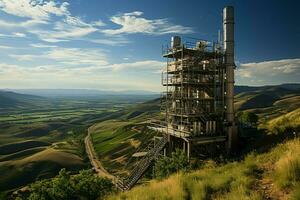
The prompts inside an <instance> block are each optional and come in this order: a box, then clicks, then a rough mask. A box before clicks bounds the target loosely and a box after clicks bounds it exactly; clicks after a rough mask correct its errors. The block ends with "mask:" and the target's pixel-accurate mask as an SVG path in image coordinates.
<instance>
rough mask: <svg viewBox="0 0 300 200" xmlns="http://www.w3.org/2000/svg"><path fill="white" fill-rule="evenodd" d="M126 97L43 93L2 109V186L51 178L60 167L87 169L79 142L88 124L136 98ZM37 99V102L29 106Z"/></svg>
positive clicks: (17, 185) (0, 114)
mask: <svg viewBox="0 0 300 200" xmlns="http://www.w3.org/2000/svg"><path fill="white" fill-rule="evenodd" d="M14 95H15V94H14ZM18 97H19V96H18ZM20 97H21V96H20ZM128 99H130V98H128ZM128 99H126V98H120V99H118V98H116V99H113V100H112V101H109V100H107V99H95V98H92V99H84V98H82V99H63V98H60V99H45V98H43V99H42V101H41V99H40V98H37V97H34V98H32V97H27V96H26V102H23V103H24V106H21V107H20V106H18V107H5V108H2V111H1V110H0V171H1V174H2V175H1V176H0V191H3V190H10V189H15V188H18V187H22V186H24V185H26V184H28V183H31V182H33V181H35V180H38V179H43V178H48V177H53V176H55V175H56V174H57V173H58V171H59V170H60V169H61V168H66V169H67V170H70V171H73V172H76V171H78V170H80V169H83V168H89V167H90V166H89V161H88V159H87V157H86V154H85V148H84V143H83V139H84V136H85V135H86V133H87V128H88V127H89V126H91V125H93V124H94V123H95V122H101V121H104V120H107V119H109V118H115V117H116V116H117V115H120V113H119V112H121V111H122V110H123V109H124V108H125V107H128V106H130V105H133V104H135V103H137V102H138V101H139V100H136V101H135V100H132V97H131V99H130V100H128ZM35 101H37V106H33V105H31V104H34V102H35ZM28 102H30V104H26V103H28ZM25 105H26V106H25Z"/></svg>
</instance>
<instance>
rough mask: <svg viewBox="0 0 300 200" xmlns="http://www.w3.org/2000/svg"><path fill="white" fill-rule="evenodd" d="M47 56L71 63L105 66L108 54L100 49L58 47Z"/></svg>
mask: <svg viewBox="0 0 300 200" xmlns="http://www.w3.org/2000/svg"><path fill="white" fill-rule="evenodd" d="M45 57H47V58H49V59H53V60H57V61H60V62H62V63H65V64H69V65H78V66H82V65H85V66H104V65H107V64H108V62H107V59H106V55H105V54H104V53H103V51H101V50H99V49H79V48H56V49H52V50H50V51H48V52H47V53H46V54H45Z"/></svg>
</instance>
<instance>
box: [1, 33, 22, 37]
mask: <svg viewBox="0 0 300 200" xmlns="http://www.w3.org/2000/svg"><path fill="white" fill-rule="evenodd" d="M0 37H17V38H23V37H26V34H25V33H19V32H16V33H11V34H1V33H0Z"/></svg>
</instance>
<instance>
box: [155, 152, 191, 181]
mask: <svg viewBox="0 0 300 200" xmlns="http://www.w3.org/2000/svg"><path fill="white" fill-rule="evenodd" d="M189 168H190V166H189V162H188V158H187V156H186V153H185V152H184V151H182V150H179V149H176V151H175V152H173V153H172V154H171V157H163V158H162V159H160V160H159V161H157V163H156V164H155V176H156V177H157V178H164V177H168V176H170V175H171V174H173V173H175V172H178V171H188V170H189Z"/></svg>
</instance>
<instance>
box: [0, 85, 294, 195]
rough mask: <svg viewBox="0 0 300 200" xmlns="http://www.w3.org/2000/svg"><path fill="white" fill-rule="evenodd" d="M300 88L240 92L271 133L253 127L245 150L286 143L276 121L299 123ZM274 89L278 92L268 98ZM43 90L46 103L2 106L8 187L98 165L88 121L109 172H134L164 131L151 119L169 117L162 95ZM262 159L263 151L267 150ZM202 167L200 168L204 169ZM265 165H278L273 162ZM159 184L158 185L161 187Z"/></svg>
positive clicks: (239, 102)
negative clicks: (71, 94) (56, 94)
mask: <svg viewBox="0 0 300 200" xmlns="http://www.w3.org/2000/svg"><path fill="white" fill-rule="evenodd" d="M299 88H300V87H299ZM299 88H298V87H296V88H293V89H287V88H284V87H281V86H272V87H266V88H262V87H260V88H251V89H250V91H249V88H247V90H243V89H241V88H239V91H238V92H237V94H236V98H235V105H236V107H237V108H238V113H239V112H242V111H247V112H255V113H257V114H258V116H259V123H258V128H259V129H260V130H261V133H263V134H258V135H257V134H254V135H250V138H252V139H251V140H249V135H248V136H247V137H246V139H244V141H246V142H247V141H248V140H249V142H247V143H246V144H247V145H246V146H244V147H243V148H244V151H243V152H241V156H243V155H247V154H248V153H249V152H250V151H251V149H254V148H255V149H256V150H257V152H259V151H260V150H259V149H260V148H261V147H264V148H262V150H261V152H266V153H267V152H268V151H270V148H271V147H269V145H271V144H272V143H273V142H275V143H273V145H274V144H276V142H277V143H280V142H281V141H282V140H283V139H284V138H286V137H285V136H283V137H282V131H281V132H280V133H279V134H275V131H274V130H275V129H276V128H274V127H281V126H283V125H284V123H283V120H287V119H290V124H292V126H293V127H294V128H295V129H296V130H299V123H298V121H295V120H299V109H298V108H299V107H300V103H299V98H300V91H299ZM271 95H273V96H274V97H272V98H265V97H266V96H271ZM35 98H36V97H35ZM42 98H43V102H39V103H40V104H37V105H38V106H32V105H26V106H25V107H23V108H22V109H20V108H19V107H15V105H13V106H10V107H5V108H2V110H6V111H3V112H2V113H1V115H0V122H1V123H0V127H1V129H0V130H1V132H0V170H1V171H2V172H4V173H3V175H2V176H1V177H0V183H1V184H0V189H1V190H2V191H7V192H9V191H14V190H15V189H17V188H22V187H23V186H26V185H27V184H30V183H32V182H34V181H36V180H42V179H47V178H51V177H54V176H55V175H57V173H58V172H59V170H60V169H62V168H66V169H67V170H68V171H70V172H71V173H73V174H76V173H77V172H78V171H79V170H81V169H90V168H92V166H91V164H90V161H89V159H88V156H87V154H86V152H85V148H86V146H85V143H84V139H85V137H86V136H87V130H88V128H89V132H90V138H89V139H90V142H91V143H92V146H93V148H94V151H95V154H96V156H95V158H96V160H98V161H99V162H101V165H102V166H103V168H104V169H105V170H106V171H107V173H109V174H111V175H113V176H116V177H126V175H128V174H129V172H130V170H131V169H133V167H134V166H135V165H136V163H137V162H138V161H139V158H138V157H136V156H135V154H136V153H137V152H144V151H147V147H148V146H149V145H151V144H152V142H153V137H155V136H160V134H159V133H158V132H155V131H153V130H149V129H148V128H147V125H148V122H149V120H150V119H162V118H163V116H162V115H161V114H160V113H159V111H160V99H157V98H153V97H151V98H150V97H149V96H145V97H142V96H139V97H138V98H137V99H134V97H133V96H130V97H128V98H125V97H122V98H116V97H115V98H113V101H110V100H109V99H104V98H94V97H93V98H71V99H70V98H59V99H57V98H56V99H51V98H50V99H49V98H45V97H42ZM33 101H34V100H33ZM24 105H25V104H24ZM297 109H298V110H297ZM277 129H278V128H277ZM277 129H276V130H277ZM282 130H286V129H284V128H283V129H282ZM287 130H288V129H287ZM242 133H243V131H242ZM255 141H256V142H255ZM253 145H254V146H253ZM271 146H272V145H271ZM296 146H297V144H296ZM259 156H260V155H259ZM251 159H252V158H251ZM255 159H256V158H255ZM257 159H263V158H262V156H260V157H257ZM243 162H248V161H243ZM251 162H252V161H251ZM253 162H254V161H253ZM255 162H257V161H255ZM274 162H275V161H274ZM233 165H236V166H233ZM243 166H244V164H243V163H240V162H239V163H236V164H228V166H227V165H225V166H220V170H223V169H224V168H226V169H227V168H228V170H229V171H230V170H235V169H236V168H238V169H240V170H242V171H243V170H246V171H247V170H248V169H246V168H245V169H244V168H243ZM245 166H248V165H245ZM258 167H259V168H262V167H263V166H260V165H259V166H258ZM231 168H232V169H231ZM215 170H217V171H218V170H219V169H218V168H216V169H215ZM251 170H252V169H251ZM150 171H151V170H150ZM200 171H201V170H200ZM200 171H199V173H200V174H202V173H204V172H200ZM197 173H198V172H197V171H196V172H193V174H191V175H188V176H187V178H188V177H189V176H194V175H195V176H198V175H197ZM209 173H217V172H215V171H213V172H209ZM228 173H231V172H228ZM241 173H243V172H241ZM263 173H266V174H267V173H271V172H270V171H269V170H267V171H265V172H263ZM179 176H181V175H179ZM199 176H202V175H199ZM241 176H242V175H241ZM151 178H152V174H151V173H149V174H146V176H145V178H144V179H142V180H141V181H140V183H141V184H142V183H144V182H149V180H150V179H151ZM174 178H175V176H172V177H170V181H171V182H172V181H175V180H173V179H174ZM178 178H179V179H181V178H180V177H176V178H175V179H176V181H177V179H178ZM216 178H217V179H218V177H216ZM227 178H229V179H231V178H230V177H227ZM267 178H268V177H267ZM179 179H178V180H179ZM200 179H202V178H200ZM254 179H255V178H254ZM166 181H167V182H168V181H169V180H168V179H167V180H165V181H163V182H162V183H156V181H154V182H153V181H150V185H149V187H150V188H152V187H154V188H156V187H158V186H159V185H162V186H161V187H162V188H163V187H165V186H164V184H165V182H166ZM176 181H175V182H176ZM236 181H241V180H236ZM251 181H252V178H251ZM251 181H250V182H251ZM258 181H259V180H258ZM250 182H249V184H250ZM251 183H252V182H251ZM156 184H158V185H156ZM209 184H210V183H209ZM220 184H221V183H220ZM234 184H238V182H237V183H234ZM245 184H248V183H245ZM257 184H260V183H257ZM159 187H160V186H159ZM166 187H168V186H167V185H166ZM187 187H190V186H187ZM191 187H192V185H191ZM199 187H200V186H199ZM213 187H214V186H213ZM259 187H260V186H259ZM150 188H149V189H150ZM245 189H246V188H245ZM152 190H154V191H155V189H151V191H152ZM178 190H180V188H178ZM201 190H202V189H201ZM234 190H235V189H234ZM247 190H248V189H247ZM260 190H261V189H260ZM140 192H144V189H140V188H139V186H137V188H136V189H134V190H133V192H129V193H126V194H124V195H123V194H121V196H120V197H119V196H115V197H113V199H115V198H117V199H119V198H121V199H122V198H123V197H122V196H124V197H126V198H125V199H127V198H128V199H132V198H133V196H132V195H136V194H139V193H140ZM191 192H192V191H191ZM260 192H261V191H260ZM260 192H258V193H260ZM158 193H159V192H158ZM258 193H252V192H251V195H254V196H255V195H257V194H258ZM190 195H192V194H190ZM150 197H151V196H149V198H150ZM150 199H151V198H150ZM179 199H180V198H179ZM200 199H201V198H200Z"/></svg>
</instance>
